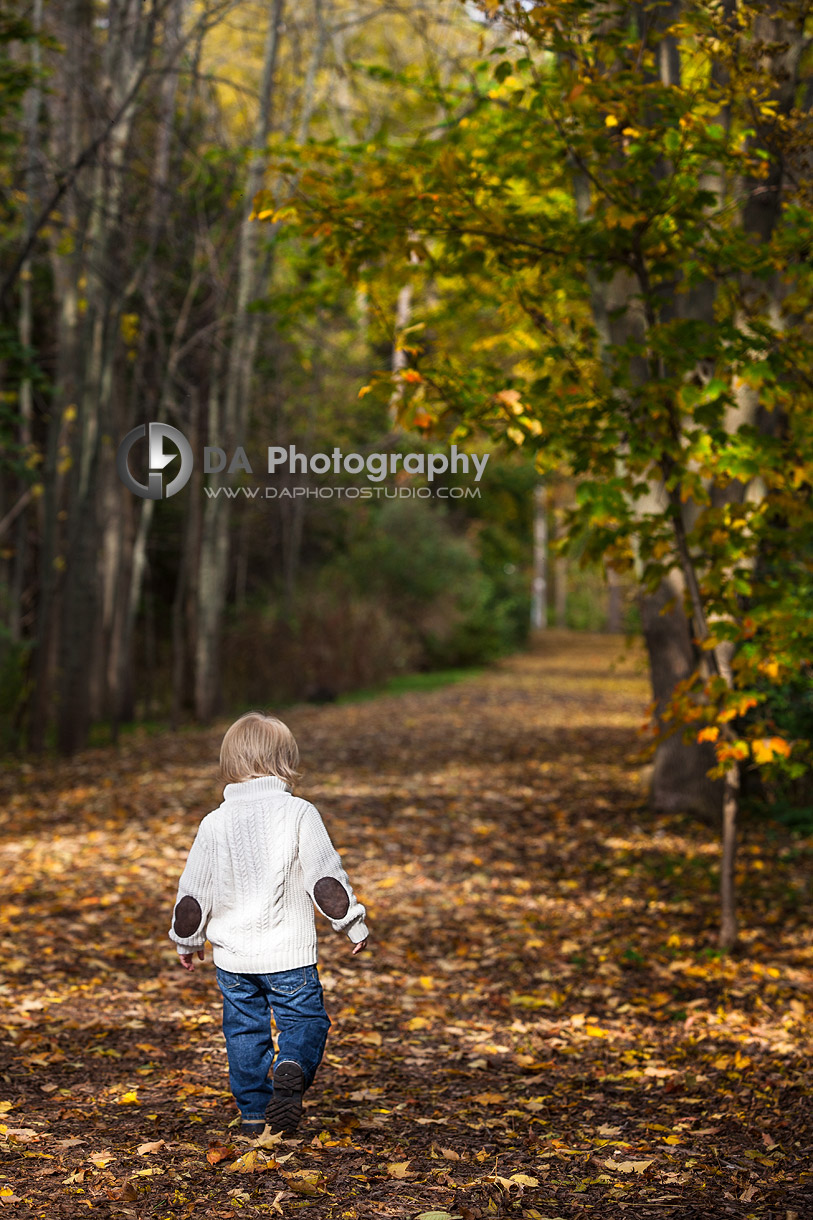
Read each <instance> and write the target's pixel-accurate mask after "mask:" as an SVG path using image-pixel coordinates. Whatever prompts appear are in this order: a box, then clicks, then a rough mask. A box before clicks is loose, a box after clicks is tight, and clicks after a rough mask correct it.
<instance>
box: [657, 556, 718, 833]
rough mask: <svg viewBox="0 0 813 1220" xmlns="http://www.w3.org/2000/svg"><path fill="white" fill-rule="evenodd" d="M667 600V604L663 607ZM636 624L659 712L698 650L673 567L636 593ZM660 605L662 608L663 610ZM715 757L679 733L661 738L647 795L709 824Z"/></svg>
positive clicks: (660, 806)
mask: <svg viewBox="0 0 813 1220" xmlns="http://www.w3.org/2000/svg"><path fill="white" fill-rule="evenodd" d="M670 603H671V609H669V610H666V607H667V606H668V605H669V604H670ZM639 605H640V610H641V625H642V628H643V633H644V640H645V642H646V648H647V653H648V655H649V666H650V677H651V681H652V697H653V699H654V701H655V716H656V719H657V721H658V723H661V719H660V718H661V715H662V713H663V711H664V709H665V707H666V705H667V703H668V702H669V700H670V699H671V697H672V693H673V691H674V689H675V687H676V686H677V684H678V682H683V681H685V679H686V678H688V677H689V676H690V675H691V674H692V673H693V672H694V670H695V669H696V667H697V653H696V649H695V647H694V644H693V642H692V635H691V630H690V627H689V623H688V621H687V619H686V615H685V614H684V613H683V608H682V607H683V582H682V581H681V580H680V577H679V576H678V575H677V574H676V573H673V575H672V577H671V578H670V580H668V581H664V582H663V584H662V585H661V587H660V589H659V590H658V592H657V593H656V594H654V595H652V596H649V597H641V598H640V599H639ZM664 611H665V613H664ZM715 763H716V755H715V752H714V747H713V746H711V745H709V744H708V743H706V742H703V743H702V744H699V745H698V744H694V745H686V743H685V742H684V741H683V740H682V738H681V736H680V734H679V733H675V734H673V735H672V736H670V737H665V738H662V739H661V741H660V742H659V744H658V747H657V749H656V751H655V761H654V766H653V771H652V784H651V789H650V800H651V802H652V806H653V808H654V809H656V810H657V811H658V812H661V813H683V812H685V813H693V814H695V815H697V816H699V817H701V818H703V819H704V820H706V821H708V822H709V823H711V824H716V820H717V818H719V816H720V803H721V800H722V785H721V783H720V781H719V780H716V781H715V780H710V779H709V778H708V772H709V771H710V769H711V768H712V767H713V766H714V765H715Z"/></svg>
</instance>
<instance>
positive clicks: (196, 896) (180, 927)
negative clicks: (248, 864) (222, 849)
mask: <svg viewBox="0 0 813 1220" xmlns="http://www.w3.org/2000/svg"><path fill="white" fill-rule="evenodd" d="M212 863H213V862H212V846H211V840H210V836H209V832H208V828H207V826H206V822H205V820H204V821H203V822H201V824H200V826H199V827H198V833H197V835H196V836H195V841H194V843H193V844H192V847H191V849H190V852H189V855H188V857H187V860H186V867H185V868H184V870H183V872H182V873H181V879H180V881H179V882H178V897H177V898H176V899H175V910H174V912H173V917H172V927H171V928H170V930H169V935H170V939H171V940H174V941H175V944H176V945H177V948H178V952H179V953H195V952H196V951H197V950H198V949H202V948H203V946H204V944H205V943H206V924H207V922H208V920H209V916H210V915H211V913H212V895H213V881H214V869H213V867H212Z"/></svg>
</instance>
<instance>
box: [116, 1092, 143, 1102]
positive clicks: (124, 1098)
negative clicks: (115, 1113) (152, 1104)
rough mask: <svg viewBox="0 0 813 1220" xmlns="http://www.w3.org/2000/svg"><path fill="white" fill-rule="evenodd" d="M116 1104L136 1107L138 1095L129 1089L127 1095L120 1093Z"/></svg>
mask: <svg viewBox="0 0 813 1220" xmlns="http://www.w3.org/2000/svg"><path fill="white" fill-rule="evenodd" d="M116 1102H117V1104H118V1105H120V1106H137V1105H138V1093H137V1092H136V1090H135V1089H130V1091H129V1092H128V1093H122V1095H121V1097H117V1098H116Z"/></svg>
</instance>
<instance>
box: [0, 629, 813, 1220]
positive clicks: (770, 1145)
mask: <svg viewBox="0 0 813 1220" xmlns="http://www.w3.org/2000/svg"><path fill="white" fill-rule="evenodd" d="M647 699H648V686H647V681H646V678H645V673H644V667H643V660H642V657H641V655H640V654H639V653H638V652H637V651H635V650H633V651H626V650H625V646H624V644H623V641H621V640H620V639H614V638H607V637H603V638H602V637H598V636H577V635H573V636H568V635H565V634H555V633H552V634H551V635H550V636H549V637H547V638H545V639H544V640H543V641H542V643H541V644H540V645H539V646H538V647H537V648H536V649H535V650H534V651H533V652H532V653H530V654H528V655H522V656H515V657H512V658H509V659H507V660H505V661H503V662H501V663H500V664H498V665H497V666H495V667H494V668H493V669H491V670H489V671H487V672H486V673H484V674H482V675H480V676H477V677H474V678H471V679H468V680H466V681H463V682H460V683H458V684H456V685H453V686H449V687H446V688H444V689H439V690H434V691H429V692H425V693H418V694H404V695H399V696H385V697H381V698H378V699H375V700H372V701H369V702H360V703H354V704H347V705H341V706H329V707H319V708H315V707H297V708H293V709H291V710H290V713H289V714H287V715H286V719H287V720H288V722H289V723H290V724H291V726H292V728H293V729H294V731H295V733H296V734H297V737H298V738H299V740H300V745H301V748H302V755H303V763H304V767H305V770H306V775H305V778H304V780H303V783H302V785H301V788H300V791H301V794H302V795H304V796H306V797H307V798H308V799H310V800H312V801H313V802H314V803H315V804H316V805H317V806H318V807H319V809H320V810H321V811H322V813H323V816H324V819H325V822H326V824H327V826H328V829H329V831H330V832H331V835H332V837H333V839H334V842H335V843H336V845H337V846H338V848H339V850H340V851H341V853H342V856H343V861H344V863H345V866H346V868H347V871H348V874H349V875H350V878H351V880H352V882H353V885H354V887H355V889H356V892H357V894H358V895H359V897H360V898H361V899H362V901H364V902H365V903H366V904H367V907H368V912H369V923H370V927H371V938H370V947H369V950H368V951H367V952H365V953H363V954H361V955H359V956H357V957H351V955H350V943H349V942H348V941H347V940H346V938H344V937H339V936H336V935H335V934H334V933H333V932H332V931H331V929H330V927H329V925H328V924H327V923H326V922H325V921H323V920H322V919H321V917H319V919H318V923H319V931H320V937H321V940H320V973H321V978H322V983H323V986H324V989H325V995H326V1002H327V1007H328V1011H329V1013H330V1015H331V1018H332V1021H333V1029H332V1031H331V1035H330V1039H329V1041H328V1050H327V1054H326V1057H325V1061H324V1062H323V1065H322V1068H321V1069H320V1072H319V1075H318V1077H317V1080H316V1083H315V1084H314V1086H313V1088H312V1089H311V1090H310V1091H309V1093H308V1094H307V1096H306V1106H305V1117H304V1121H303V1123H302V1126H301V1129H300V1131H299V1132H298V1133H297V1138H296V1139H291V1140H285V1141H279V1140H277V1141H276V1142H275V1141H274V1140H270V1141H269V1140H266V1141H265V1146H264V1147H263V1146H262V1145H258V1144H257V1143H256V1142H252V1141H250V1140H248V1139H246V1138H245V1137H243V1136H241V1135H240V1134H239V1132H238V1130H237V1128H236V1127H234V1126H230V1124H231V1123H233V1122H234V1120H235V1119H236V1114H237V1111H236V1107H235V1105H234V1102H233V1100H232V1098H231V1095H230V1093H229V1091H228V1082H227V1077H226V1057H225V1050H224V1045H223V1039H222V1034H221V1032H220V1004H219V992H218V990H217V986H216V983H215V979H214V973H213V969H212V966H211V961H210V960H207V962H206V964H205V966H203V967H201V968H199V969H197V970H196V971H195V973H194V974H193V975H188V974H186V973H184V972H183V971H182V970H181V969H180V968H179V966H178V964H177V961H176V955H175V952H174V947H173V946H172V944H171V942H170V941H169V939H168V938H167V928H168V926H169V921H170V917H171V910H172V904H173V901H174V897H175V889H176V884H177V878H178V876H179V873H180V871H181V868H182V866H183V863H184V859H185V856H186V853H187V851H188V849H189V846H190V844H191V841H192V838H193V837H194V833H195V830H196V827H197V824H198V822H199V820H200V818H201V817H202V816H203V815H204V814H205V813H207V812H208V811H209V810H210V809H211V808H213V807H215V806H216V805H217V804H219V801H220V791H221V785H220V784H219V781H218V775H217V768H216V759H217V753H218V748H219V740H220V735H221V733H222V730H223V728H224V727H225V726H223V725H220V726H218V731H200V730H194V731H191V730H190V731H182V732H178V733H165V734H162V735H151V736H148V735H146V734H145V735H138V734H136V735H135V736H134V737H133V738H131V739H129V740H128V742H127V743H126V744H125V745H123V746H121V747H120V748H118V749H113V748H105V749H98V750H92V751H88V752H86V753H84V754H83V755H81V756H80V757H77V758H75V759H73V760H71V761H68V762H66V761H57V760H46V761H42V762H27V763H23V764H20V763H14V764H7V765H6V766H5V767H4V768H3V769H2V771H0V809H2V811H3V812H2V815H0V816H1V819H2V820H0V839H1V840H2V844H1V846H0V866H1V867H2V893H3V904H2V909H0V919H2V926H3V932H4V954H3V960H2V962H0V1079H1V1081H2V1083H0V1099H2V1100H0V1149H1V1150H2V1154H3V1155H2V1163H1V1164H0V1171H1V1172H0V1204H1V1206H0V1214H8V1215H10V1216H14V1217H20V1218H21V1220H26V1218H29V1217H31V1218H33V1217H48V1218H49V1220H68V1218H70V1220H73V1218H74V1217H80V1216H85V1215H87V1214H89V1213H90V1214H92V1215H93V1216H97V1217H100V1218H101V1217H110V1218H111V1220H112V1218H113V1217H115V1218H116V1220H118V1218H119V1217H127V1218H138V1220H169V1218H170V1217H171V1218H172V1220H175V1218H178V1220H180V1218H181V1217H206V1218H208V1217H232V1216H243V1215H245V1216H247V1217H248V1216H256V1215H262V1216H273V1215H280V1216H290V1215H293V1214H294V1213H295V1212H298V1211H299V1209H306V1213H309V1214H310V1215H311V1216H312V1217H314V1220H321V1218H328V1217H331V1218H334V1217H335V1218H337V1220H338V1218H339V1217H344V1218H347V1220H355V1218H356V1217H358V1218H361V1220H367V1218H373V1217H389V1216H394V1217H410V1218H414V1217H416V1216H419V1215H423V1214H425V1213H430V1214H433V1215H435V1216H436V1217H446V1218H448V1217H449V1216H452V1217H456V1218H457V1217H459V1218H460V1220H476V1218H478V1217H484V1218H486V1217H492V1216H523V1217H529V1218H530V1220H542V1218H548V1217H562V1218H566V1220H570V1217H582V1216H584V1217H587V1218H589V1217H594V1218H596V1220H611V1218H613V1217H618V1216H621V1215H624V1214H626V1215H630V1216H633V1217H636V1218H637V1217H660V1216H668V1217H675V1218H680V1217H686V1218H687V1220H689V1218H691V1220H695V1218H705V1217H708V1218H709V1220H711V1218H717V1217H723V1216H736V1217H749V1216H754V1217H775V1218H776V1220H810V1217H813V1105H811V1086H810V1076H809V1072H810V1063H811V1051H812V1050H813V1037H812V1036H811V1035H812V1033H813V1027H812V1026H811V987H813V936H812V935H811V926H810V923H809V921H807V920H806V914H807V910H806V908H807V907H808V906H809V895H810V889H809V876H810V861H811V858H812V857H813V839H806V840H805V839H800V838H799V837H798V836H797V837H795V838H793V837H791V835H790V834H789V833H788V832H786V831H785V830H783V829H782V828H780V827H777V826H774V825H772V824H769V823H758V822H749V823H747V824H746V825H745V827H744V832H743V839H742V843H741V847H740V855H739V868H738V876H739V893H740V918H741V926H742V929H743V933H742V947H741V948H740V950H739V951H738V952H737V953H736V954H734V955H732V956H731V957H728V958H721V957H720V956H719V955H718V953H717V952H716V950H715V943H716V923H717V863H718V841H717V834H716V832H715V830H714V829H711V828H706V827H704V826H703V825H701V824H698V823H697V822H696V821H693V820H691V819H689V818H685V817H669V818H666V817H654V816H653V815H652V814H650V813H648V812H647V810H646V807H645V803H644V796H645V792H644V788H643V786H642V783H641V777H640V772H641V761H640V751H641V746H642V741H643V738H642V737H641V735H640V733H639V729H640V726H641V724H642V722H643V720H644V718H645V705H646V702H647ZM207 957H208V950H207Z"/></svg>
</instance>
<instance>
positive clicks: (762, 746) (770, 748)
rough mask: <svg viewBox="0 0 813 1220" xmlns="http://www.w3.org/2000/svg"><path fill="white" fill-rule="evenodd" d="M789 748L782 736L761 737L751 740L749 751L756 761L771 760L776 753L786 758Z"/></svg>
mask: <svg viewBox="0 0 813 1220" xmlns="http://www.w3.org/2000/svg"><path fill="white" fill-rule="evenodd" d="M790 750H791V747H790V746H789V745H788V743H787V742H786V741H785V739H784V738H783V737H763V738H761V739H760V740H759V741H752V742H751V753H752V754H753V756H754V762H756V763H769V762H773V760H774V758H776V757H777V755H778V756H780V757H781V758H787V757H788V755H789V754H790Z"/></svg>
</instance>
